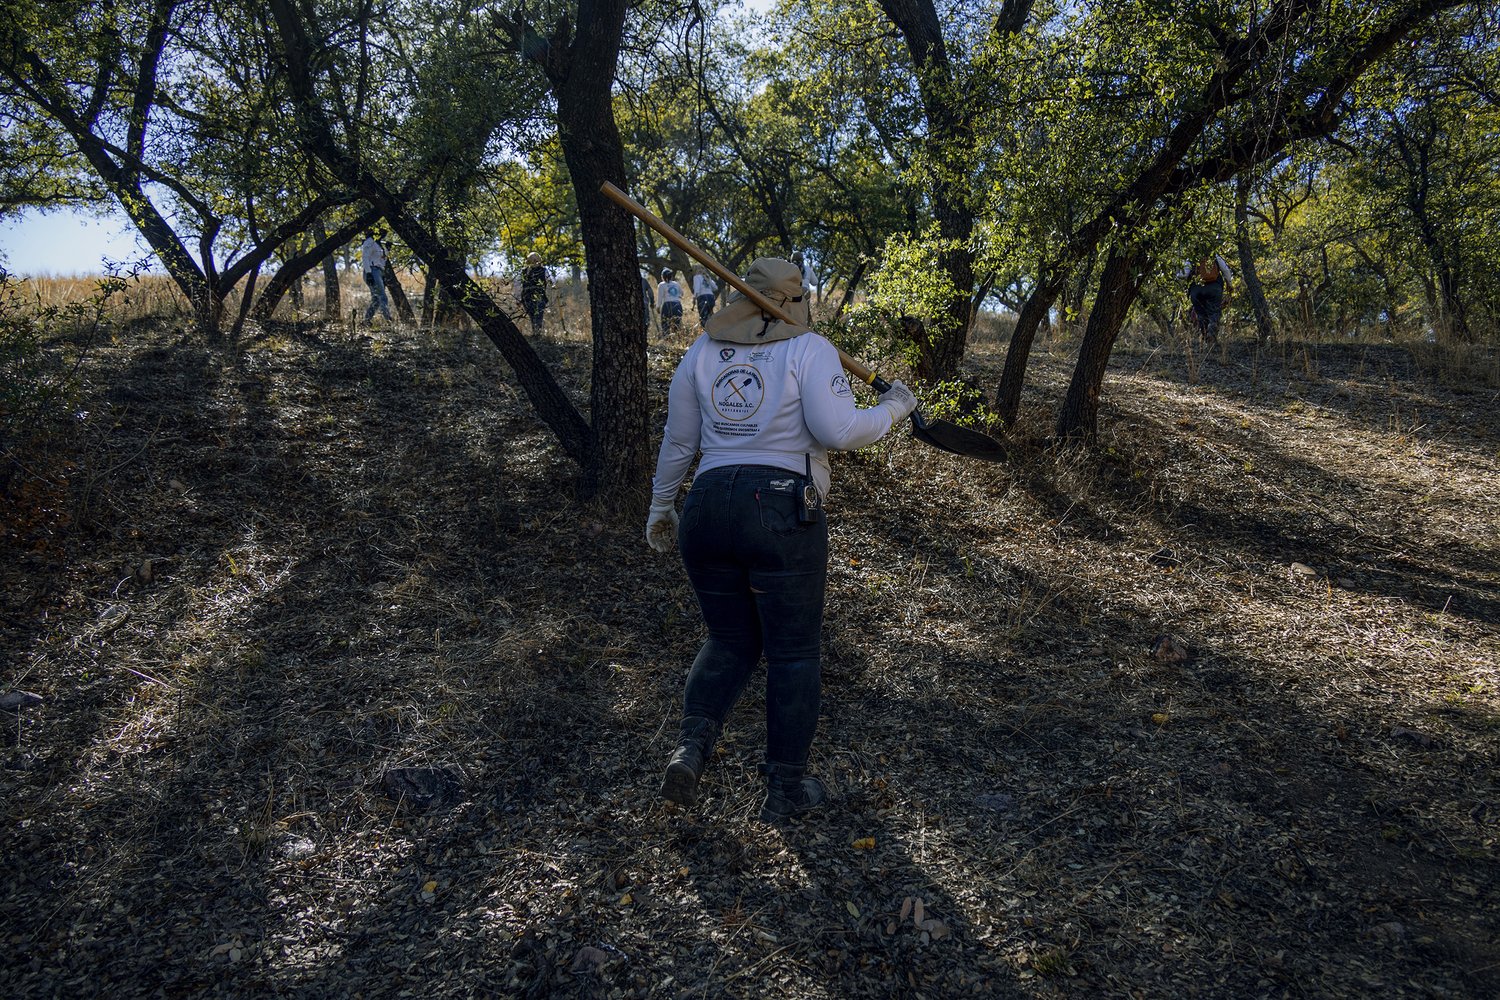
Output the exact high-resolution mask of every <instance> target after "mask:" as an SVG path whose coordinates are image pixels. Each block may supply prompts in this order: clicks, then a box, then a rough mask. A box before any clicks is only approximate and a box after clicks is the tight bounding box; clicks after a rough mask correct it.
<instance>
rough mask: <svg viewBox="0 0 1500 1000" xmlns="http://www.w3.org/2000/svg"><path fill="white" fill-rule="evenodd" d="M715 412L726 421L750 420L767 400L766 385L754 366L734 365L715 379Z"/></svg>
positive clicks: (713, 394) (713, 393)
mask: <svg viewBox="0 0 1500 1000" xmlns="http://www.w3.org/2000/svg"><path fill="white" fill-rule="evenodd" d="M712 396H713V401H714V411H715V412H716V413H718V415H719V416H721V417H723V418H724V419H725V420H749V419H750V418H751V417H753V416H755V411H756V410H759V409H760V404H761V403H762V402H764V401H765V398H766V385H765V382H764V381H763V380H762V379H761V377H760V372H759V370H757V369H756V368H755V367H754V366H752V365H733V366H731V367H729V368H726V369H724V370H723V371H721V372H720V373H719V376H718V377H717V378H715V379H714V386H713V392H712Z"/></svg>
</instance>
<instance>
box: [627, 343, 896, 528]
mask: <svg viewBox="0 0 1500 1000" xmlns="http://www.w3.org/2000/svg"><path fill="white" fill-rule="evenodd" d="M890 429H891V415H890V412H889V411H888V410H887V409H886V408H884V407H879V406H872V407H868V408H865V409H861V408H860V407H858V406H856V405H855V402H854V391H853V389H852V388H851V387H850V384H849V376H848V374H847V373H846V372H845V371H844V370H843V367H842V366H841V365H840V364H839V356H838V351H837V349H836V348H834V346H833V344H832V343H830V342H829V341H828V339H827V338H826V337H823V336H822V335H820V334H817V333H804V334H802V335H801V336H799V337H792V338H791V339H789V340H778V341H775V342H774V343H770V344H731V343H729V342H727V341H723V340H713V339H711V338H709V337H708V336H707V335H706V334H705V335H703V336H700V337H699V338H698V339H697V340H695V341H694V342H693V346H692V347H689V348H688V350H687V353H686V354H685V355H683V358H682V361H681V362H680V363H679V364H678V365H677V371H676V373H675V374H673V376H672V387H671V389H670V390H669V392H668V395H667V426H666V431H665V433H664V434H663V435H662V441H661V451H660V452H658V453H657V458H656V477H655V478H654V479H653V480H652V483H651V489H652V493H653V494H654V496H655V498H656V499H657V500H659V501H664V502H665V501H671V500H673V499H675V498H676V496H677V490H678V487H680V486H681V485H682V480H683V478H684V477H685V476H686V475H687V471H688V467H689V466H690V465H692V463H693V456H694V455H696V454H697V453H698V452H700V451H701V452H702V453H703V458H702V460H701V461H699V463H698V471H699V472H700V473H703V472H707V471H708V470H710V469H716V468H719V467H720V466H725V465H770V466H774V467H775V468H778V469H786V470H787V471H789V472H796V473H802V472H804V471H806V468H807V464H808V460H809V459H811V464H812V477H813V482H814V483H816V484H817V487H818V492H819V493H821V494H822V495H823V496H825V497H826V496H827V495H828V490H829V486H830V484H831V480H832V475H831V472H830V470H829V466H828V452H829V450H830V449H835V450H841V451H847V450H850V449H853V448H863V447H864V446H865V445H867V444H872V443H874V442H876V441H878V440H880V439H881V438H882V437H884V436H885V435H886V434H887V433H888V432H889V431H890Z"/></svg>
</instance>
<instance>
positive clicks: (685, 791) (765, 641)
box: [646, 258, 916, 822]
mask: <svg viewBox="0 0 1500 1000" xmlns="http://www.w3.org/2000/svg"><path fill="white" fill-rule="evenodd" d="M745 281H746V283H747V284H749V285H750V286H751V287H753V288H755V289H757V290H758V291H760V292H762V293H764V294H765V295H766V296H767V297H768V298H770V299H771V300H772V301H774V302H776V303H777V304H779V305H781V306H782V307H783V308H785V309H786V310H787V311H788V312H789V313H790V314H791V316H792V317H793V318H794V319H796V320H797V321H798V322H799V323H800V324H804V325H789V324H786V323H782V322H779V321H776V320H774V319H772V318H771V317H769V316H767V315H765V314H763V313H762V312H761V311H760V309H759V308H758V307H757V306H756V305H755V304H754V303H753V302H751V301H750V300H749V299H746V298H744V297H741V296H739V295H738V294H732V295H731V296H730V299H729V302H728V304H727V305H726V306H725V307H724V309H723V310H721V311H720V312H718V313H717V314H715V315H714V316H712V317H710V319H709V321H708V324H707V327H706V328H705V331H704V333H703V335H702V336H700V337H699V338H698V339H697V340H696V341H695V342H694V343H693V345H692V346H691V347H690V348H688V351H687V353H686V354H685V355H684V356H683V359H682V362H681V363H680V364H679V365H678V366H677V371H676V373H675V374H674V375H673V377H672V386H671V389H670V391H669V395H668V409H667V424H666V431H665V434H664V435H663V438H662V443H661V451H660V453H659V455H658V457H657V464H656V477H655V479H654V480H653V482H652V493H653V496H652V501H651V513H650V515H649V517H648V518H647V521H646V541H647V543H648V544H650V546H651V547H652V548H653V549H655V550H657V551H658V552H666V551H668V550H669V549H671V547H672V544H673V542H674V541H675V542H676V543H677V544H678V545H679V546H680V548H681V550H682V561H683V565H684V566H685V567H686V569H687V573H688V578H689V580H691V582H692V585H693V589H694V590H695V591H696V592H697V595H698V604H699V607H700V608H701V609H702V611H703V620H704V622H705V624H706V625H707V627H708V639H707V640H706V641H705V642H704V643H703V646H702V648H701V649H699V651H698V655H697V658H696V659H695V660H694V661H693V665H692V668H691V670H690V671H689V672H688V677H687V684H686V688H685V690H684V692H683V713H682V714H683V718H682V724H681V730H680V734H679V739H678V745H677V749H676V750H675V752H673V754H672V757H671V760H670V761H669V762H668V764H667V770H666V776H665V778H664V780H663V782H662V788H661V794H662V797H663V798H666V799H668V800H670V801H673V802H676V803H679V804H681V805H686V806H692V805H695V804H696V803H697V798H698V782H699V779H700V777H701V776H702V774H703V769H704V764H705V762H706V761H707V760H708V758H709V754H710V752H711V750H712V748H713V744H714V741H715V740H717V739H718V735H719V732H720V730H721V729H722V727H723V725H724V720H725V718H726V717H727V716H728V715H729V711H730V709H731V708H733V707H734V704H735V702H736V701H737V700H738V699H739V696H740V694H741V692H742V691H743V690H744V689H745V685H746V683H747V682H748V681H749V679H750V674H751V673H752V672H753V671H754V670H755V668H756V666H757V665H758V664H759V662H760V659H761V656H762V654H764V656H765V660H766V750H765V762H764V764H763V765H762V767H761V771H762V773H764V774H765V776H766V779H767V788H766V798H765V804H764V805H763V807H762V808H761V813H760V816H761V819H762V820H764V821H766V822H781V821H784V820H787V819H789V818H791V817H793V816H796V815H799V814H801V813H804V812H807V811H808V810H810V809H814V808H816V807H817V806H818V805H820V804H821V803H822V802H823V801H824V799H825V798H826V796H827V792H826V790H825V788H824V787H823V784H822V783H821V782H820V781H818V779H817V778H813V777H808V776H807V762H808V755H809V751H810V749H811V746H812V741H813V733H814V730H815V729H816V728H817V722H818V709H819V705H820V702H821V696H822V680H821V659H820V655H821V654H820V648H819V647H820V640H821V636H822V626H823V601H824V591H825V588H826V584H827V575H828V524H827V521H826V520H825V519H824V513H823V504H822V498H824V497H826V496H827V495H828V489H829V483H830V469H829V463H828V452H829V450H830V449H852V448H861V447H864V446H865V445H867V444H871V443H873V442H875V441H877V440H879V439H880V438H882V437H884V436H885V435H886V434H887V433H889V431H890V430H891V428H892V427H894V426H895V425H897V424H898V423H900V422H901V421H902V420H904V419H905V418H906V417H907V416H908V415H910V414H911V412H912V410H913V409H914V408H915V406H916V397H915V396H913V395H912V392H911V390H910V389H908V388H907V387H906V386H905V385H903V384H902V383H900V382H895V383H893V384H892V385H891V388H890V390H889V391H887V392H885V393H883V394H882V395H881V397H880V402H879V403H878V404H877V405H876V406H873V407H869V408H867V409H861V408H859V407H857V406H856V405H855V402H854V393H853V391H852V390H851V389H850V387H849V379H848V376H846V375H845V374H844V372H843V370H842V368H841V366H840V364H839V358H838V352H837V350H836V349H835V348H834V346H833V344H831V343H830V342H829V341H828V340H827V339H825V338H824V337H823V336H821V335H820V334H817V333H813V332H812V331H810V330H808V329H807V327H806V325H805V324H806V323H807V322H808V309H807V302H806V297H805V295H804V293H803V290H802V276H801V273H800V271H799V270H798V268H797V267H796V266H795V265H793V264H792V263H791V262H790V261H786V260H781V259H778V258H762V259H760V260H757V261H755V263H754V264H753V265H751V268H750V272H749V273H748V274H747V275H746V276H745ZM699 452H701V453H702V458H701V460H700V461H699V463H698V472H697V476H696V477H695V478H694V480H693V485H692V489H691V490H690V491H689V493H688V498H687V501H686V503H685V504H684V505H683V510H682V516H681V518H680V519H679V517H678V514H677V510H676V497H677V492H678V488H679V487H680V485H681V483H682V480H683V478H684V477H685V476H686V474H687V471H688V467H689V465H691V463H692V461H693V458H694V456H695V455H697V454H698V453H699Z"/></svg>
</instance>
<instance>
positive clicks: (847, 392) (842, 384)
mask: <svg viewBox="0 0 1500 1000" xmlns="http://www.w3.org/2000/svg"><path fill="white" fill-rule="evenodd" d="M828 388H830V389H832V390H833V394H834V395H835V396H852V395H854V390H853V389H851V388H850V387H849V376H848V375H845V374H844V373H843V372H839V373H838V374H837V375H835V376H834V377H833V381H832V382H831V383H830V384H829V386H828Z"/></svg>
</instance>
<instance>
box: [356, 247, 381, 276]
mask: <svg viewBox="0 0 1500 1000" xmlns="http://www.w3.org/2000/svg"><path fill="white" fill-rule="evenodd" d="M376 267H378V268H380V269H381V270H382V271H384V270H385V247H383V246H381V245H380V244H379V243H377V242H376V241H375V240H373V239H367V240H365V241H364V242H363V243H361V244H360V245H359V269H360V270H361V271H363V272H365V273H366V274H369V273H370V269H371V268H376Z"/></svg>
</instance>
